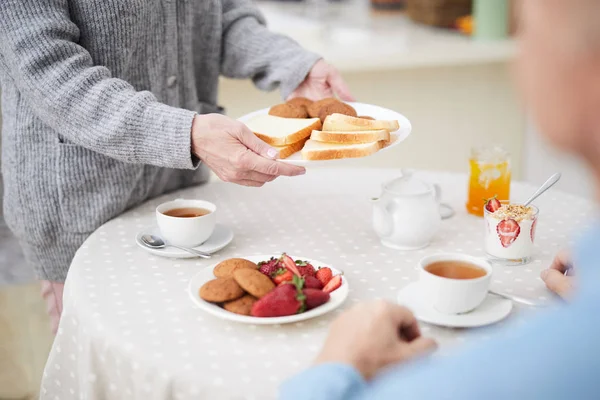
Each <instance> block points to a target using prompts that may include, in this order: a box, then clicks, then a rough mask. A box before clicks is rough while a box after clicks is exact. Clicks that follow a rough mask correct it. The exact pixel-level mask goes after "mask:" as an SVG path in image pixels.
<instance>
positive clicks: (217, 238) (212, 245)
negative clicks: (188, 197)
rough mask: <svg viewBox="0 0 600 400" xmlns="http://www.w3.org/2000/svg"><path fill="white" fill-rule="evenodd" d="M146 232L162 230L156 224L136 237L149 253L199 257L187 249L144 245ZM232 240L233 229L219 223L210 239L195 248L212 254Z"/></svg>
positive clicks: (170, 256) (162, 255)
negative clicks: (143, 238) (143, 239)
mask: <svg viewBox="0 0 600 400" xmlns="http://www.w3.org/2000/svg"><path fill="white" fill-rule="evenodd" d="M145 234H151V235H157V236H160V230H159V229H158V227H156V226H155V227H152V228H148V229H144V230H143V231H141V232H140V233H138V234H137V236H136V237H135V242H136V243H137V244H138V246H140V247H141V248H142V249H144V250H146V251H147V252H149V253H152V254H154V255H157V256H161V257H167V258H196V257H198V256H195V255H193V254H191V253H188V252H187V251H184V250H179V249H177V248H175V247H165V248H164V249H151V248H149V247H146V246H145V245H144V243H143V242H142V236H143V235H145ZM232 240H233V231H232V230H231V229H230V228H229V227H227V226H225V225H220V224H217V226H215V231H214V232H213V234H212V236H211V237H210V238H208V240H207V241H206V242H204V243H202V244H201V245H200V246H196V247H194V249H195V250H198V251H203V252H205V253H209V254H212V253H216V252H217V251H219V250H221V249H223V248H224V247H225V246H227V245H228V244H229V243H231V241H232Z"/></svg>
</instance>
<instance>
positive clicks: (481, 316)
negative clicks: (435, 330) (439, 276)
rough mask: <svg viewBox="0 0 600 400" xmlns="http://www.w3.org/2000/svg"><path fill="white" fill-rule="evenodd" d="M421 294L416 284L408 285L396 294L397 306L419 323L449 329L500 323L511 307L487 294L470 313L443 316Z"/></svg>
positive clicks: (511, 305) (501, 299)
mask: <svg viewBox="0 0 600 400" xmlns="http://www.w3.org/2000/svg"><path fill="white" fill-rule="evenodd" d="M422 293H423V292H422V291H421V290H419V284H418V282H413V283H410V284H408V285H407V286H405V287H404V288H402V289H401V290H400V291H399V292H398V304H400V305H403V306H405V307H407V308H408V309H410V310H411V311H412V312H413V314H415V317H416V318H417V319H418V320H419V321H422V322H427V323H428V324H433V325H439V326H447V327H451V328H475V327H479V326H485V325H490V324H493V323H496V322H499V321H502V320H503V319H504V318H506V317H507V316H508V315H509V314H510V311H511V310H512V307H513V303H512V301H510V300H508V299H503V298H501V297H497V296H494V295H491V294H488V295H487V297H486V298H485V300H484V301H483V303H481V305H480V306H479V307H477V308H476V309H474V310H473V311H471V312H468V313H465V314H456V315H451V314H443V313H441V312H439V311H437V310H436V309H435V308H433V307H432V306H431V305H430V304H428V303H427V302H426V301H424V300H423V298H422Z"/></svg>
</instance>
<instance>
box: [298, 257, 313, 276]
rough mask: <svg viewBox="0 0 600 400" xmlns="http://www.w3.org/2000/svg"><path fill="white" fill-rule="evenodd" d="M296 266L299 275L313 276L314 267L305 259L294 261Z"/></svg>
mask: <svg viewBox="0 0 600 400" xmlns="http://www.w3.org/2000/svg"><path fill="white" fill-rule="evenodd" d="M296 268H298V272H300V276H315V273H316V272H317V271H315V267H313V266H312V265H311V264H310V263H308V262H306V261H300V260H297V261H296Z"/></svg>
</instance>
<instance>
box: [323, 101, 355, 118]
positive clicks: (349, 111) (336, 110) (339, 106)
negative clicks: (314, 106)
mask: <svg viewBox="0 0 600 400" xmlns="http://www.w3.org/2000/svg"><path fill="white" fill-rule="evenodd" d="M331 114H344V115H349V116H351V117H356V116H357V115H358V114H356V110H355V109H354V107H352V106H350V105H348V104H346V103H342V102H341V101H336V102H330V103H327V104H325V105H324V106H323V107H321V110H320V111H319V118H321V122H325V118H327V116H328V115H331Z"/></svg>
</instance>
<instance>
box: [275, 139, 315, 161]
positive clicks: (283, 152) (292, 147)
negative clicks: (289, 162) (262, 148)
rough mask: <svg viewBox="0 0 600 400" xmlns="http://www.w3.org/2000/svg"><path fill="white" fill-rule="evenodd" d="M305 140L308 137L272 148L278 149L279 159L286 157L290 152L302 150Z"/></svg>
mask: <svg viewBox="0 0 600 400" xmlns="http://www.w3.org/2000/svg"><path fill="white" fill-rule="evenodd" d="M307 140H308V138H304V139H302V140H301V141H299V142H296V143H292V144H286V145H285V146H273V148H274V149H276V150H278V151H279V159H280V160H283V159H285V158H288V157H289V156H291V155H292V154H294V153H296V152H298V151H300V150H302V148H303V147H304V143H306V141H307Z"/></svg>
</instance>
